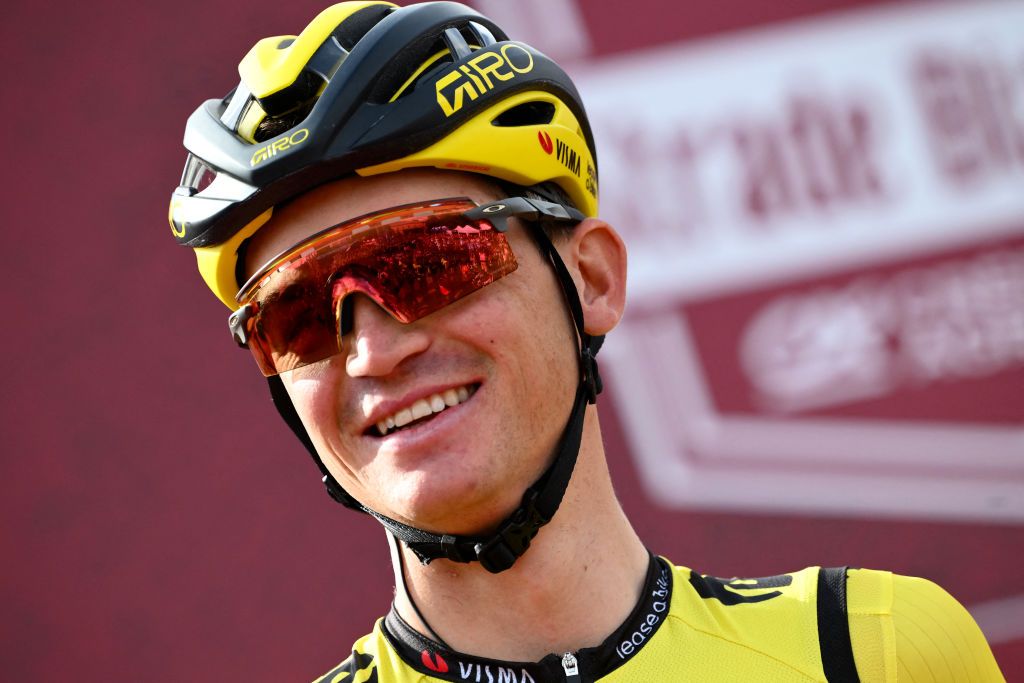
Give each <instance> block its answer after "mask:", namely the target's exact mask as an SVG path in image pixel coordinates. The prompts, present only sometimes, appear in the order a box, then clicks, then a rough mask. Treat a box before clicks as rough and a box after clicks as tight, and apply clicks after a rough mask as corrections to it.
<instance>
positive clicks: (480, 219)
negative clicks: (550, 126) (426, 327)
mask: <svg viewBox="0 0 1024 683" xmlns="http://www.w3.org/2000/svg"><path fill="white" fill-rule="evenodd" d="M509 218H518V219H521V220H524V221H528V222H536V221H547V222H554V223H578V222H579V221H581V220H583V218H584V216H583V214H582V213H580V212H579V211H577V210H575V209H572V208H569V207H566V206H562V205H561V204H555V203H552V202H547V201H543V200H539V199H527V198H525V197H510V198H507V199H502V200H499V201H495V202H489V203H487V204H483V205H477V204H476V203H475V202H473V201H472V200H470V199H467V198H455V199H440V200H436V201H431V202H426V203H417V204H408V205H405V206H399V207H395V208H391V209H387V210H385V211H380V212H376V213H372V214H367V215H365V216H361V217H359V218H354V219H352V220H348V221H345V222H344V223H339V224H338V225H335V226H332V227H330V228H327V229H326V230H323V231H322V232H320V233H317V234H316V235H313V236H312V237H310V238H308V239H307V240H305V241H303V242H301V243H299V244H297V245H295V246H293V247H291V248H289V249H288V250H286V251H285V252H283V253H281V254H279V255H278V256H276V257H274V258H273V259H271V260H270V262H269V263H268V264H267V265H265V266H264V267H263V268H262V269H261V270H260V271H259V272H258V273H256V274H255V275H253V276H252V277H251V278H250V279H249V280H248V282H246V283H245V284H244V285H243V286H242V289H241V290H240V291H239V293H238V295H237V296H236V297H235V299H236V301H237V302H238V304H239V308H238V309H237V310H236V311H235V312H234V313H232V314H231V316H230V317H229V318H228V327H229V328H230V329H231V335H232V337H233V338H234V339H235V341H236V342H237V343H238V345H239V346H242V347H248V348H249V350H250V351H251V352H252V354H253V356H254V357H255V358H256V363H257V364H258V365H259V367H260V370H261V371H262V372H263V374H264V375H266V376H267V377H270V376H272V375H277V374H280V373H282V372H287V371H289V370H294V369H296V368H301V367H303V366H305V365H309V364H311V363H316V362H318V361H321V360H324V359H326V358H329V357H331V356H334V355H336V354H338V353H340V352H341V349H342V340H343V338H344V336H345V335H346V334H347V333H348V332H350V331H351V328H352V312H351V308H352V307H351V305H350V304H349V305H346V297H348V295H349V294H352V293H356V292H358V293H361V294H365V295H366V296H368V297H369V298H370V299H372V300H373V301H374V302H376V303H377V304H378V305H379V306H380V307H381V308H383V309H384V310H385V311H387V312H388V313H389V314H390V315H391V316H392V317H393V318H394V319H395V320H397V321H399V322H401V323H411V322H414V321H416V320H419V319H420V318H422V317H424V316H426V315H429V314H431V313H434V312H435V311H438V310H440V309H442V308H444V307H445V306H447V305H449V304H451V303H454V302H456V301H458V300H459V299H462V298H463V297H465V296H467V295H469V294H472V293H473V292H475V291H477V290H478V289H480V288H481V287H484V286H486V285H488V284H490V283H492V282H494V281H495V280H497V279H499V278H501V277H504V276H505V275H508V274H509V273H511V272H513V271H514V270H515V269H516V267H517V263H516V258H515V254H513V253H512V248H511V247H510V246H509V244H508V240H506V238H505V234H504V233H506V232H507V231H508V222H507V221H508V219H509ZM348 301H349V302H350V301H351V300H348Z"/></svg>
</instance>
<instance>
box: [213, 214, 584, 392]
mask: <svg viewBox="0 0 1024 683" xmlns="http://www.w3.org/2000/svg"><path fill="white" fill-rule="evenodd" d="M446 201H468V202H472V201H473V200H471V199H469V198H468V197H451V198H446V199H439V200H431V201H429V202H415V203H412V204H405V205H402V206H397V207H391V208H388V209H383V210H380V211H374V212H371V213H367V214H364V215H362V216H359V217H356V218H352V219H349V220H346V221H342V222H340V223H337V224H335V225H332V226H330V227H328V228H325V229H324V230H321V231H320V232H318V233H316V234H315V235H312V236H310V237H309V238H307V240H303V243H304V242H306V241H308V240H311V239H314V238H316V237H317V236H318V235H322V234H324V233H326V232H329V231H331V230H335V229H337V228H339V227H341V226H344V225H346V224H348V223H357V222H365V221H367V220H368V219H372V218H373V217H374V216H376V215H378V214H380V215H384V214H387V213H391V212H394V211H399V210H402V209H406V208H411V207H415V206H428V205H430V204H436V203H439V202H446ZM461 215H462V216H463V217H465V218H466V219H467V220H470V221H480V220H485V221H487V222H488V223H490V224H491V226H492V227H493V228H494V229H495V230H497V231H498V232H500V233H506V232H508V229H509V225H508V219H509V218H517V219H520V220H523V221H525V222H527V223H537V222H553V223H563V224H567V223H573V224H575V223H579V222H580V221H582V220H583V219H584V218H586V216H584V215H583V213H581V212H580V211H578V210H577V209H574V208H572V207H569V206H565V205H563V204H558V203H555V202H551V201H547V200H544V199H534V198H527V197H506V198H505V199H499V200H496V201H491V202H487V203H485V204H481V205H478V206H476V207H474V208H472V209H469V210H467V211H464V212H463V213H462V214H461ZM296 246H298V245H293V246H291V247H289V248H288V249H286V250H284V251H282V252H281V253H280V254H278V255H277V256H274V257H273V258H272V259H270V260H269V261H268V262H267V265H269V264H270V263H274V262H275V261H277V260H278V259H280V258H281V257H282V256H284V255H286V254H288V253H289V252H291V251H293V250H294V249H295V247H296ZM265 268H266V265H265V266H264V267H263V268H260V269H259V270H258V271H257V272H256V273H255V274H254V275H253V276H252V277H250V278H249V279H248V280H247V281H246V282H245V284H243V285H242V287H241V288H240V289H239V291H238V294H237V295H236V296H235V299H236V300H240V299H241V297H242V294H243V293H247V291H248V290H249V289H250V288H251V287H252V285H253V284H255V283H256V282H258V281H259V279H260V278H263V277H265V276H266V272H265ZM255 314H256V311H255V307H254V305H253V304H252V303H248V304H245V305H243V306H241V307H239V308H238V309H237V310H235V311H233V312H232V313H231V315H229V316H228V329H229V331H230V333H231V337H232V339H234V341H235V343H236V344H237V345H238V346H239V347H241V348H245V349H249V350H250V351H252V349H251V348H250V346H249V342H250V337H249V335H248V333H247V332H246V327H247V323H248V321H249V320H250V319H251V318H252V317H253V316H254V315H255ZM339 324H340V322H339ZM253 353H254V356H255V352H253ZM278 374H279V373H278Z"/></svg>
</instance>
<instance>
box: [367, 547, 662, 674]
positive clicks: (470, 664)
mask: <svg viewBox="0 0 1024 683" xmlns="http://www.w3.org/2000/svg"><path fill="white" fill-rule="evenodd" d="M671 602H672V572H671V568H670V567H669V565H668V563H667V562H666V561H665V560H663V559H661V558H656V557H654V556H653V555H652V556H651V560H650V564H649V565H648V568H647V577H646V578H645V579H644V587H643V591H642V592H641V594H640V600H639V602H637V604H636V606H635V607H634V608H633V611H632V612H631V613H630V615H629V617H627V618H626V620H625V621H624V622H623V623H622V625H621V626H619V627H618V628H617V629H616V630H615V631H614V632H613V633H612V634H611V635H610V636H608V637H607V638H606V639H605V641H604V642H603V643H601V644H600V645H598V646H597V647H589V648H583V649H581V650H579V651H577V652H573V653H570V654H572V656H573V657H574V658H575V660H576V663H577V666H578V667H579V674H580V676H581V679H582V680H596V679H599V678H601V677H603V676H607V675H608V674H609V673H611V672H612V671H614V670H615V669H617V668H619V667H620V666H622V665H623V664H625V663H626V662H628V661H629V660H630V659H632V658H633V657H634V656H636V655H637V653H639V652H640V650H641V649H643V648H644V646H645V645H647V643H649V642H650V641H651V639H652V638H653V637H654V635H655V633H657V631H658V629H659V627H660V626H661V625H662V624H663V623H664V622H665V618H666V617H667V616H668V611H669V606H670V604H671ZM382 630H383V632H384V636H385V637H386V638H387V640H388V642H389V643H390V644H391V646H392V647H393V648H394V649H395V651H396V652H398V654H399V656H400V657H401V658H402V659H403V660H404V661H405V663H406V664H408V665H409V666H411V667H412V668H413V669H416V670H417V671H419V672H420V673H423V674H426V675H428V676H431V677H434V678H439V679H442V680H446V681H455V682H457V683H465V682H467V681H473V682H474V683H475V682H476V681H517V682H518V683H541V682H542V681H564V680H566V678H567V676H566V671H565V668H564V666H563V658H564V657H565V654H566V653H552V654H549V655H547V656H545V657H544V658H543V659H541V660H540V661H537V662H509V661H502V660H497V659H486V658H483V657H474V656H471V655H465V654H462V653H459V652H451V651H449V650H447V649H446V648H445V647H443V646H442V645H440V644H438V643H436V642H434V641H433V640H432V639H430V638H427V637H426V636H424V635H423V634H421V633H419V632H418V631H416V630H414V629H413V628H412V627H411V626H409V624H407V623H406V622H405V620H404V619H402V617H400V616H399V615H398V612H397V611H396V610H395V607H394V605H392V606H391V611H390V612H389V613H388V615H387V617H386V618H385V619H384V623H383V624H382Z"/></svg>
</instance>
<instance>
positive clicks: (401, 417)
mask: <svg viewBox="0 0 1024 683" xmlns="http://www.w3.org/2000/svg"><path fill="white" fill-rule="evenodd" d="M478 386H479V385H477V384H467V385H465V386H461V387H457V388H454V389H447V390H445V391H442V392H441V393H438V394H431V395H430V396H427V397H426V398H421V399H419V400H418V401H416V402H415V403H413V404H412V405H411V406H409V407H408V408H402V409H401V410H399V411H398V412H396V413H394V414H392V415H388V416H387V417H385V418H383V419H382V420H380V421H378V422H377V424H376V428H377V430H376V431H377V434H378V435H379V436H387V435H388V434H391V433H393V432H397V431H400V430H402V429H408V428H409V427H411V426H413V425H418V424H420V423H422V422H426V421H428V420H431V419H433V418H434V416H436V415H437V414H438V413H441V412H444V411H445V410H448V409H449V408H452V407H454V406H457V405H459V404H460V403H465V402H466V401H468V400H469V397H470V396H472V395H473V394H474V392H476V390H477V387H478ZM372 431H373V430H371V433H372Z"/></svg>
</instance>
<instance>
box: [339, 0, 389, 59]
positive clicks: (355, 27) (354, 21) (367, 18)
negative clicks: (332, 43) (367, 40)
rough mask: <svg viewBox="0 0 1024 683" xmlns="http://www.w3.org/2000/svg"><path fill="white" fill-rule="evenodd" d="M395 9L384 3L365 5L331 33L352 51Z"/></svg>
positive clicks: (344, 46) (347, 50)
mask: <svg viewBox="0 0 1024 683" xmlns="http://www.w3.org/2000/svg"><path fill="white" fill-rule="evenodd" d="M394 9H395V8H394V7H392V6H390V5H384V4H381V5H370V6H369V7H364V8H363V9H361V10H357V11H356V12H353V13H352V15H351V16H350V17H349V18H348V19H346V20H345V21H343V22H341V24H339V25H338V27H337V28H336V29H334V32H333V33H332V34H331V35H333V36H334V37H335V38H337V39H338V43H340V44H341V46H342V47H343V48H345V51H346V52H351V51H352V48H354V47H355V46H356V43H358V42H359V41H360V40H362V38H363V36H365V35H366V32H367V31H369V30H370V29H371V28H373V27H374V26H376V25H377V24H378V22H380V20H381V19H383V18H384V17H386V16H387V15H388V14H390V13H391V12H392V10H394Z"/></svg>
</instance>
